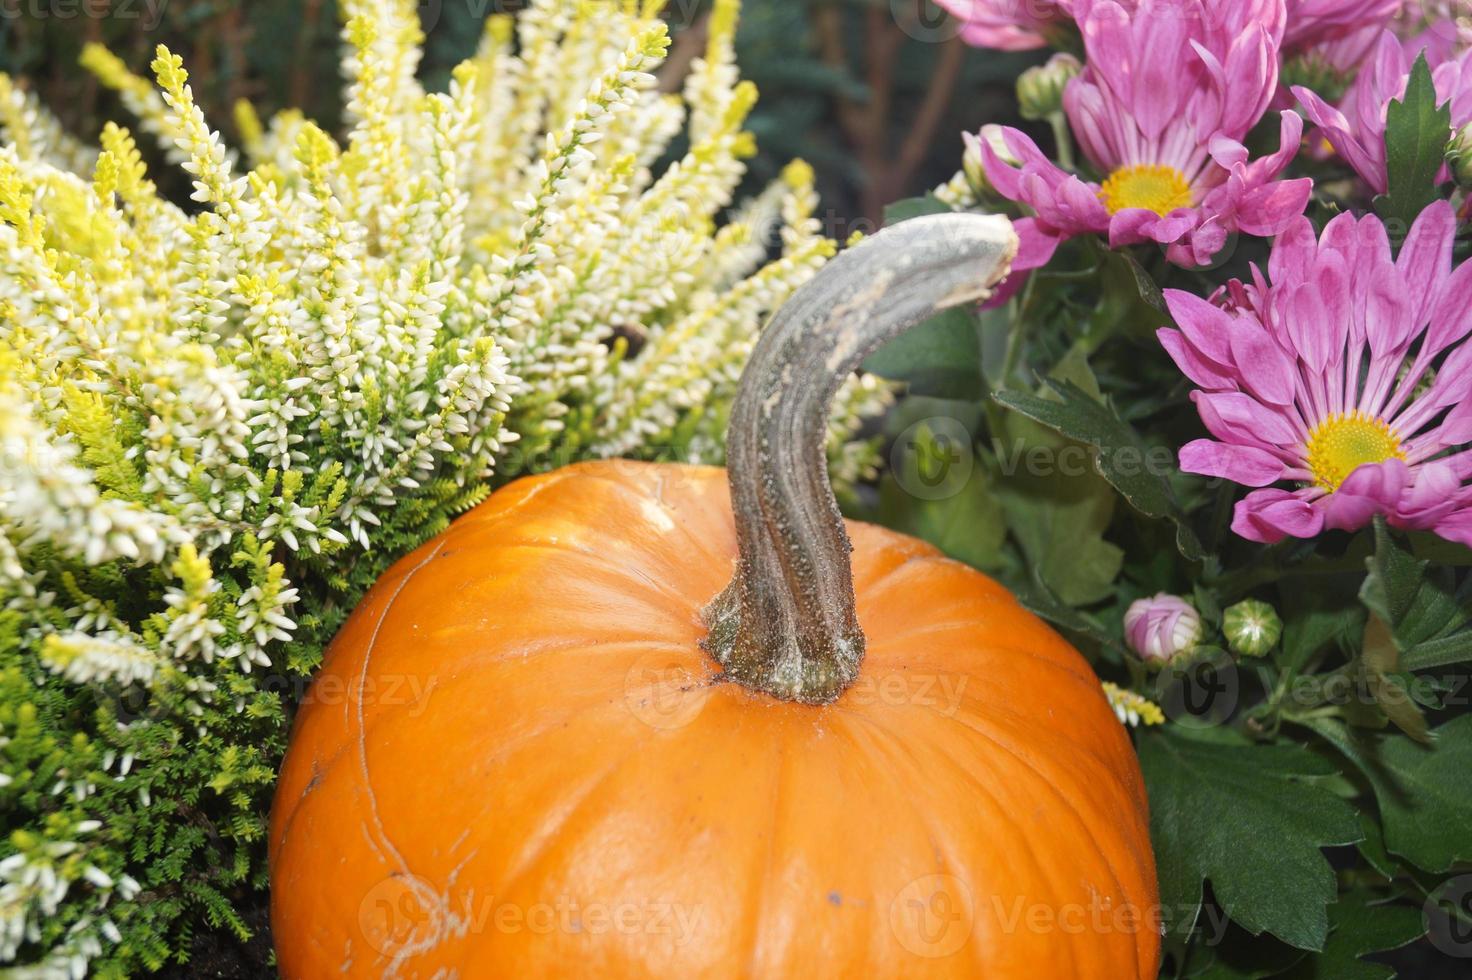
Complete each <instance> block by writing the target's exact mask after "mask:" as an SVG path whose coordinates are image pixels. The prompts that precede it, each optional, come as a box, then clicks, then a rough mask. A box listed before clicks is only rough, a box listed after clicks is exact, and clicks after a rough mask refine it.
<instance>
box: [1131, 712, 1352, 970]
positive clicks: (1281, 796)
mask: <svg viewBox="0 0 1472 980" xmlns="http://www.w3.org/2000/svg"><path fill="white" fill-rule="evenodd" d="M1140 762H1141V765H1142V767H1143V768H1144V772H1145V781H1146V784H1147V786H1148V788H1149V792H1150V828H1151V836H1152V839H1153V840H1154V842H1155V854H1156V862H1157V865H1158V867H1159V873H1160V892H1161V895H1160V897H1161V902H1162V903H1163V904H1164V906H1165V907H1166V908H1169V909H1183V908H1188V907H1190V906H1193V905H1195V906H1199V904H1200V902H1201V896H1202V883H1203V881H1210V882H1211V886H1212V893H1213V894H1214V895H1215V896H1216V899H1217V901H1218V902H1220V903H1221V905H1222V907H1223V908H1225V909H1226V910H1227V912H1228V914H1230V915H1231V917H1232V920H1233V921H1234V922H1236V923H1238V924H1239V925H1241V926H1242V927H1243V928H1244V929H1246V930H1247V931H1248V932H1250V933H1253V934H1254V935H1257V934H1261V933H1264V932H1267V933H1271V934H1272V935H1274V936H1276V937H1278V938H1279V939H1281V940H1283V941H1284V942H1285V943H1288V944H1289V945H1290V946H1294V947H1297V948H1299V949H1308V950H1317V949H1321V948H1323V946H1324V942H1325V940H1326V939H1327V937H1328V933H1329V919H1328V913H1327V907H1328V905H1329V903H1330V902H1332V901H1333V900H1334V896H1335V894H1336V892H1337V883H1336V879H1335V876H1334V872H1333V870H1332V869H1331V868H1330V866H1329V862H1328V861H1327V860H1326V859H1325V857H1324V855H1323V853H1322V851H1321V848H1323V847H1328V846H1332V845H1341V844H1352V843H1354V842H1355V841H1357V840H1359V838H1360V836H1361V831H1360V828H1359V823H1358V821H1357V819H1356V816H1355V811H1354V808H1353V807H1351V806H1350V805H1349V804H1347V803H1345V802H1344V801H1343V800H1341V799H1339V798H1338V797H1337V796H1335V795H1334V794H1333V793H1331V792H1329V791H1328V790H1326V789H1324V788H1323V787H1321V786H1318V785H1316V784H1315V783H1314V781H1313V777H1321V776H1327V775H1331V774H1332V773H1333V772H1334V770H1333V767H1332V766H1331V765H1330V764H1329V763H1327V762H1326V761H1325V760H1323V759H1321V758H1319V757H1317V756H1315V755H1314V754H1312V753H1311V752H1309V751H1307V750H1306V749H1304V748H1302V747H1300V746H1291V745H1272V746H1269V745H1255V746H1232V745H1227V744H1220V743H1214V742H1206V741H1201V740H1196V739H1192V738H1187V737H1184V736H1182V735H1180V734H1177V733H1174V732H1172V731H1170V730H1168V729H1167V730H1165V731H1162V732H1158V733H1151V734H1150V735H1149V736H1147V737H1143V738H1141V740H1140ZM1189 918H1190V917H1186V918H1184V919H1183V918H1182V917H1180V916H1177V917H1176V919H1177V921H1186V919H1189Z"/></svg>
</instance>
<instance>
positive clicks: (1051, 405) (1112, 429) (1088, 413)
mask: <svg viewBox="0 0 1472 980" xmlns="http://www.w3.org/2000/svg"><path fill="white" fill-rule="evenodd" d="M1048 384H1049V388H1050V389H1051V391H1052V393H1053V394H1054V395H1055V396H1056V397H1054V398H1044V397H1039V396H1037V395H1033V394H1029V393H1027V392H1018V391H1003V392H998V393H997V394H995V395H994V396H993V397H994V398H995V399H996V400H997V401H998V402H1000V403H1001V404H1003V405H1005V406H1007V407H1008V408H1010V409H1012V410H1013V411H1015V412H1019V413H1021V414H1023V415H1026V416H1027V417H1028V418H1030V419H1033V420H1034V421H1036V422H1039V423H1041V424H1043V425H1046V426H1048V427H1049V428H1051V429H1053V430H1054V431H1056V432H1059V433H1061V434H1062V435H1065V436H1067V437H1068V438H1070V439H1074V440H1077V441H1078V442H1082V443H1085V444H1087V445H1089V446H1092V447H1093V448H1094V450H1095V453H1094V456H1093V464H1094V467H1095V469H1096V470H1097V471H1098V473H1099V474H1100V475H1101V476H1103V477H1104V478H1105V479H1106V480H1108V481H1109V483H1110V485H1112V486H1113V487H1114V488H1115V489H1116V490H1118V491H1119V492H1120V493H1121V494H1122V495H1123V496H1124V498H1125V499H1126V500H1128V501H1129V502H1130V504H1131V505H1132V506H1133V507H1134V508H1135V509H1136V510H1138V511H1140V512H1141V513H1142V514H1144V515H1146V516H1147V517H1154V518H1165V519H1169V520H1171V521H1172V522H1174V524H1175V526H1176V545H1177V547H1178V548H1179V549H1180V552H1181V554H1182V555H1184V556H1185V557H1186V558H1187V559H1188V560H1191V561H1195V560H1197V559H1200V558H1201V557H1203V555H1204V552H1203V549H1202V547H1201V541H1200V539H1199V538H1198V537H1197V536H1196V532H1195V531H1194V530H1193V529H1192V528H1191V526H1190V524H1189V522H1188V521H1187V520H1186V515H1185V512H1184V511H1183V510H1182V509H1181V506H1180V504H1179V502H1178V501H1177V500H1176V498H1175V493H1174V491H1173V490H1172V489H1171V486H1170V483H1169V482H1168V481H1167V480H1166V478H1165V476H1164V475H1162V473H1163V471H1165V470H1174V467H1175V455H1174V453H1173V452H1171V451H1170V450H1169V449H1167V448H1164V447H1151V446H1149V445H1147V444H1146V443H1145V441H1144V440H1143V439H1142V438H1141V437H1140V435H1139V433H1137V432H1136V431H1135V430H1134V428H1133V427H1132V426H1130V425H1129V424H1127V423H1126V422H1124V421H1123V420H1122V419H1120V417H1119V416H1118V415H1117V414H1116V413H1115V412H1114V410H1113V409H1112V408H1110V407H1109V406H1108V405H1106V404H1104V403H1103V402H1101V401H1099V400H1097V399H1094V398H1091V397H1090V396H1089V395H1088V393H1086V392H1084V391H1083V390H1082V389H1080V388H1079V387H1078V386H1076V385H1074V384H1073V383H1071V382H1068V381H1058V380H1050V381H1049V382H1048Z"/></svg>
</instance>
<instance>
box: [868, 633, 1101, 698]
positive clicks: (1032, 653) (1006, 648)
mask: <svg viewBox="0 0 1472 980" xmlns="http://www.w3.org/2000/svg"><path fill="white" fill-rule="evenodd" d="M976 631H977V625H976V623H975V622H974V621H973V622H970V623H968V622H965V621H964V620H959V619H958V620H954V621H952V622H950V623H948V624H945V625H935V624H930V625H927V626H924V627H921V628H919V629H913V630H906V631H904V632H901V633H886V634H885V637H884V642H883V643H882V644H879V646H880V649H883V648H884V647H885V646H889V645H890V644H894V645H896V646H905V645H907V643H906V642H905V641H910V640H914V639H915V638H917V637H924V636H927V635H930V634H936V633H950V632H969V633H974V632H976ZM985 649H986V650H987V651H988V652H992V653H1003V654H1009V655H1012V656H1016V657H1024V658H1026V659H1027V660H1029V661H1031V662H1033V663H1037V664H1040V665H1042V666H1045V667H1051V668H1053V669H1055V670H1058V671H1060V672H1062V673H1064V674H1066V675H1067V676H1069V677H1071V678H1073V679H1075V680H1078V681H1080V682H1083V683H1086V684H1087V685H1089V686H1091V687H1097V686H1098V684H1099V678H1098V676H1097V675H1096V674H1094V673H1093V672H1092V671H1087V670H1075V669H1074V668H1072V667H1070V666H1068V664H1066V663H1064V662H1063V661H1062V660H1060V659H1059V658H1057V657H1050V656H1048V655H1047V654H1044V653H1039V652H1038V651H1037V650H1035V649H1033V648H1030V647H1018V646H1011V645H1007V644H990V643H989V644H987V646H986V648H985ZM1064 659H1072V658H1064Z"/></svg>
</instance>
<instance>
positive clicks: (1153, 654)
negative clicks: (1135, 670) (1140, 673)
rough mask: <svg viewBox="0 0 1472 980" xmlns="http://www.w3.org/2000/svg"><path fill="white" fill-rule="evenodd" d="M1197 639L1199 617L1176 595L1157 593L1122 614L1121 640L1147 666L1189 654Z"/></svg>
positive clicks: (1140, 600) (1132, 605) (1188, 604)
mask: <svg viewBox="0 0 1472 980" xmlns="http://www.w3.org/2000/svg"><path fill="white" fill-rule="evenodd" d="M1201 636H1202V630H1201V614H1200V613H1198V612H1197V611H1196V607H1195V606H1193V605H1191V604H1190V603H1189V602H1187V601H1186V600H1185V599H1182V598H1181V597H1180V596H1174V595H1170V594H1169V593H1166V592H1161V593H1160V594H1158V595H1155V596H1152V597H1151V598H1148V599H1137V600H1136V601H1135V602H1134V603H1133V604H1131V606H1130V608H1129V609H1128V610H1127V611H1126V612H1125V614H1124V637H1125V641H1126V642H1127V643H1129V645H1130V649H1131V650H1133V651H1135V653H1136V654H1137V655H1138V656H1139V658H1140V659H1141V660H1143V661H1145V663H1146V664H1148V665H1150V666H1151V667H1163V666H1165V665H1166V664H1168V663H1170V662H1171V661H1173V660H1175V659H1176V658H1178V657H1181V656H1184V655H1185V654H1188V653H1190V652H1191V651H1192V650H1194V649H1196V645H1197V644H1198V643H1200V642H1201Z"/></svg>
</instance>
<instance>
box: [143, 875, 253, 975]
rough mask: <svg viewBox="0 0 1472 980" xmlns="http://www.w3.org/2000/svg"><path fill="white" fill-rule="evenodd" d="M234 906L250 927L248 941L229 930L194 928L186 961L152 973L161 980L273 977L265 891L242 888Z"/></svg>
mask: <svg viewBox="0 0 1472 980" xmlns="http://www.w3.org/2000/svg"><path fill="white" fill-rule="evenodd" d="M235 910H236V911H237V912H238V913H239V914H240V917H241V918H243V919H244V920H245V922H246V924H247V925H249V926H250V929H251V933H252V935H251V938H250V941H249V942H245V943H242V942H241V941H240V940H239V939H238V938H237V937H236V936H235V935H234V934H233V933H230V932H227V931H225V930H217V929H209V930H204V931H201V932H198V933H196V934H195V936H194V943H193V944H192V946H191V948H190V950H189V962H187V963H183V964H177V965H171V966H168V967H165V968H164V969H163V970H161V971H160V972H159V973H157V974H155V976H158V977H162V978H164V980H274V978H275V977H276V958H275V954H274V953H273V952H272V950H271V917H270V908H269V904H268V900H267V895H266V893H265V892H246V893H244V894H242V895H241V896H240V898H238V899H237V900H236V902H235Z"/></svg>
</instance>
